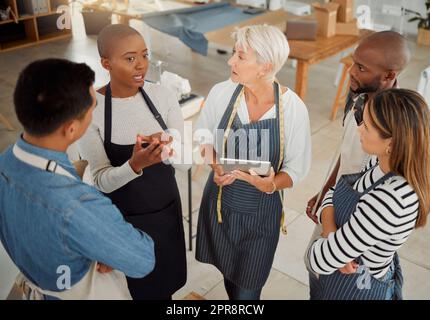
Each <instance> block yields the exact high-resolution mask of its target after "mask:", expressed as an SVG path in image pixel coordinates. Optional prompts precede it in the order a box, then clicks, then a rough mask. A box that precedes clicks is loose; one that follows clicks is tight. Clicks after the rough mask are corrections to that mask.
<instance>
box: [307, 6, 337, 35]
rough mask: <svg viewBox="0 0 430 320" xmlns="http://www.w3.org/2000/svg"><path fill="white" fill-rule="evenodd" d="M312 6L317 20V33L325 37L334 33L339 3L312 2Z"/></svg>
mask: <svg viewBox="0 0 430 320" xmlns="http://www.w3.org/2000/svg"><path fill="white" fill-rule="evenodd" d="M312 7H313V8H314V9H315V16H316V18H317V21H318V31H317V34H318V35H320V36H323V37H326V38H330V37H333V36H334V35H336V17H337V9H338V8H339V4H338V3H334V2H329V3H326V4H320V3H318V2H315V3H312Z"/></svg>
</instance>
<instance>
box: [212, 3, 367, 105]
mask: <svg viewBox="0 0 430 320" xmlns="http://www.w3.org/2000/svg"><path fill="white" fill-rule="evenodd" d="M313 19H314V17H313V15H309V16H296V15H293V14H290V13H288V12H286V11H284V10H277V11H269V12H267V13H265V14H262V15H259V16H257V17H255V18H253V19H249V20H246V21H242V22H241V23H238V24H234V25H231V26H227V27H225V28H222V29H219V30H215V31H211V32H207V33H205V36H206V39H208V41H209V42H212V43H215V44H217V45H219V46H220V47H222V48H232V47H233V46H234V39H232V38H231V33H232V32H233V31H234V30H235V29H236V28H237V27H242V26H246V25H253V24H262V23H267V24H271V25H275V26H277V27H278V28H280V29H281V30H282V31H285V30H286V21H287V20H313ZM370 33H372V31H370V30H361V31H360V35H359V36H344V35H336V36H334V37H331V38H323V37H321V36H318V37H317V39H316V40H315V41H305V40H289V41H288V43H289V45H290V56H289V58H290V59H296V60H297V70H296V83H295V91H296V93H297V94H298V95H299V97H300V98H301V99H302V100H304V99H305V97H306V89H307V83H308V70H309V66H310V65H312V64H315V63H318V62H320V61H322V60H324V59H327V58H329V57H331V56H334V55H336V54H338V53H340V52H342V51H344V50H345V49H348V48H350V47H352V46H354V45H355V44H356V43H357V42H358V41H359V40H360V38H361V37H363V36H366V35H368V34H370Z"/></svg>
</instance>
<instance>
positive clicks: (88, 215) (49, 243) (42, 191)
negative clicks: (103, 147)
mask: <svg viewBox="0 0 430 320" xmlns="http://www.w3.org/2000/svg"><path fill="white" fill-rule="evenodd" d="M17 144H18V146H19V147H20V148H21V149H23V150H24V151H27V152H29V153H32V154H35V155H38V156H41V157H44V158H46V159H49V160H54V161H56V162H57V164H58V165H60V166H61V167H63V168H64V169H65V170H67V171H68V172H70V173H71V174H72V175H73V176H75V177H76V178H77V179H71V178H69V177H66V176H63V175H59V174H55V173H52V172H48V171H44V170H41V169H39V168H36V167H34V166H31V165H29V164H27V163H24V162H22V161H21V160H19V159H17V158H16V157H15V156H14V154H13V152H12V147H13V146H10V147H9V148H8V149H7V150H6V151H5V152H4V153H3V154H2V155H0V240H1V242H2V243H3V246H4V247H5V249H6V251H7V252H8V254H9V256H10V257H11V259H12V260H13V261H14V263H15V264H16V266H17V267H18V268H19V270H20V271H21V272H22V273H23V274H24V275H25V276H26V277H27V278H29V279H30V280H31V281H33V282H34V283H35V284H36V285H38V286H39V287H41V288H42V289H45V290H51V291H61V290H63V288H58V287H57V280H58V279H59V277H60V276H64V275H65V272H64V270H70V275H71V279H70V284H71V285H72V286H73V285H74V284H75V283H76V282H78V281H79V280H80V279H81V278H82V277H83V276H84V275H85V273H86V272H87V271H88V270H89V266H90V264H91V263H92V261H98V262H101V263H104V264H106V265H108V266H111V267H112V268H114V269H117V270H120V271H122V272H124V273H125V274H126V275H127V276H129V277H133V278H142V277H144V276H146V275H147V274H148V273H150V272H151V271H152V270H153V268H154V265H155V256H154V243H153V241H152V239H151V238H150V237H149V236H148V235H147V234H145V233H144V232H142V231H140V230H137V229H135V228H133V226H132V225H131V224H129V223H127V222H126V221H125V220H124V218H123V216H122V215H121V213H120V211H119V210H118V209H117V208H116V207H115V206H114V205H113V204H112V202H111V201H110V199H108V198H106V197H105V196H103V195H102V194H101V193H100V192H99V191H98V190H96V189H95V188H93V187H91V186H89V185H87V184H85V183H83V182H82V181H81V180H80V178H79V177H78V176H77V174H76V171H75V169H74V167H73V165H72V164H71V163H70V161H69V159H68V157H67V154H66V153H63V152H56V151H52V150H47V149H43V148H39V147H36V146H33V145H30V144H28V143H26V142H25V141H24V140H23V139H22V138H20V139H19V140H18V141H17ZM67 267H68V268H70V269H67Z"/></svg>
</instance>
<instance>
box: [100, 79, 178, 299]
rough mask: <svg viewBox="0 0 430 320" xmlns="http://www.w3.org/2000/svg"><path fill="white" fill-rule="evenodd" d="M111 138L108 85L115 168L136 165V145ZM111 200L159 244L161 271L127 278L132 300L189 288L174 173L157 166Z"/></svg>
mask: <svg viewBox="0 0 430 320" xmlns="http://www.w3.org/2000/svg"><path fill="white" fill-rule="evenodd" d="M139 90H140V92H141V94H142V96H143V98H144V100H145V102H146V104H147V105H148V107H149V109H150V110H151V113H152V114H153V115H154V117H155V119H156V120H157V122H158V123H159V124H160V126H161V127H162V128H163V130H167V126H166V124H165V123H164V121H163V119H162V118H161V115H160V114H159V113H158V111H157V110H156V108H155V106H154V104H153V103H152V101H151V99H150V98H149V96H148V95H147V94H146V92H145V91H144V90H143V89H142V88H139ZM111 132H112V94H111V89H110V84H108V85H107V86H106V94H105V139H104V147H105V151H106V154H107V156H108V158H109V160H110V162H111V164H112V166H115V167H117V166H121V165H123V164H124V163H125V162H126V161H128V160H129V159H130V157H131V155H132V153H133V147H134V144H133V145H118V144H114V143H112V142H111ZM105 195H106V196H107V197H109V198H110V199H111V200H112V202H113V203H114V204H115V205H116V206H117V207H118V209H119V210H120V211H121V213H122V214H123V216H124V218H125V220H126V221H127V222H129V223H131V224H132V225H133V226H134V227H136V228H138V229H140V230H142V231H144V232H146V233H147V234H149V235H150V236H151V238H152V239H153V240H154V249H155V259H156V260H155V268H154V270H153V271H152V272H151V273H150V274H149V275H147V276H146V277H144V278H141V279H133V278H128V277H127V283H128V287H129V290H130V293H131V296H132V297H133V299H135V300H143V299H166V298H169V297H170V296H171V295H172V294H173V293H174V292H175V291H177V290H178V289H179V288H181V287H182V286H183V285H184V284H185V282H186V278H187V263H186V256H185V237H184V227H183V223H182V207H181V198H180V195H179V190H178V186H177V184H176V180H175V170H174V168H173V167H172V166H171V165H166V164H164V163H162V162H161V163H157V164H154V165H152V166H150V167H148V168H145V169H143V174H142V175H141V176H140V177H137V178H136V179H134V180H132V181H130V182H129V183H127V184H126V185H124V186H122V187H121V188H119V189H117V190H115V191H113V192H111V193H106V194H105Z"/></svg>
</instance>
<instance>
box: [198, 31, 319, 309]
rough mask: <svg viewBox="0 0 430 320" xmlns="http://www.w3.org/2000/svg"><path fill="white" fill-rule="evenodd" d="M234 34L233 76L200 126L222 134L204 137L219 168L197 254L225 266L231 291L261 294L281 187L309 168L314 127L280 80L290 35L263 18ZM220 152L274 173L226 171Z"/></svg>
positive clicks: (205, 205) (202, 215) (216, 91)
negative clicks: (267, 164) (264, 163)
mask: <svg viewBox="0 0 430 320" xmlns="http://www.w3.org/2000/svg"><path fill="white" fill-rule="evenodd" d="M234 37H235V39H236V44H235V47H234V52H233V56H232V57H231V58H230V60H229V61H228V64H229V66H230V67H231V77H230V79H229V80H227V81H224V82H221V83H218V84H217V85H215V86H214V87H213V88H212V90H211V91H210V92H209V95H208V97H207V99H206V101H205V105H204V108H203V109H202V112H201V115H200V118H199V120H198V122H197V129H199V132H201V131H200V130H202V129H206V130H209V131H210V132H211V133H213V134H214V136H215V137H218V139H215V140H209V141H208V140H205V141H201V146H202V155H203V156H204V158H205V160H206V161H208V162H209V163H210V166H211V167H212V169H213V171H212V173H211V174H210V176H209V179H208V181H207V183H206V187H205V189H204V194H203V198H202V202H201V206H200V212H199V221H198V228H197V249H196V259H197V260H198V261H201V262H204V263H210V264H213V265H214V266H216V267H217V268H218V269H219V270H220V271H221V272H222V274H223V276H224V283H225V287H226V291H227V293H228V296H229V298H230V299H233V300H236V299H237V300H240V299H248V300H251V299H254V300H257V299H259V298H260V294H261V289H262V288H263V286H264V284H265V282H266V280H267V278H268V276H269V272H270V269H271V267H272V263H273V258H274V255H275V250H276V246H277V243H278V239H279V231H280V227H281V225H282V222H281V219H282V218H283V210H282V207H283V204H282V196H281V191H282V190H283V189H285V188H291V187H293V185H295V184H297V183H298V182H299V181H300V180H302V179H303V178H304V177H305V176H306V174H307V173H308V171H309V167H310V162H311V140H310V127H309V117H308V112H307V109H306V106H305V105H304V103H303V102H302V100H300V98H299V97H298V96H297V95H296V94H295V93H294V92H293V91H292V90H290V89H289V88H286V87H284V86H281V85H280V84H279V83H278V82H277V81H276V80H275V75H276V74H277V73H278V71H279V70H280V69H281V68H282V66H283V65H284V63H285V61H286V60H287V58H288V54H289V46H288V42H287V39H286V38H285V35H284V34H283V33H282V32H281V31H280V30H279V29H277V28H276V27H273V26H267V25H258V26H248V27H243V28H241V29H239V30H237V31H236V32H235V34H234ZM197 135H198V133H197ZM237 138H238V139H237ZM221 157H228V158H235V159H247V160H265V161H270V162H271V165H272V169H271V173H270V175H269V176H267V177H260V176H258V175H256V174H255V173H253V172H251V173H252V174H251V173H246V172H243V171H237V170H234V171H232V172H224V170H223V167H222V166H221V165H220V164H219V161H218V160H219V159H220V158H221Z"/></svg>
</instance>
